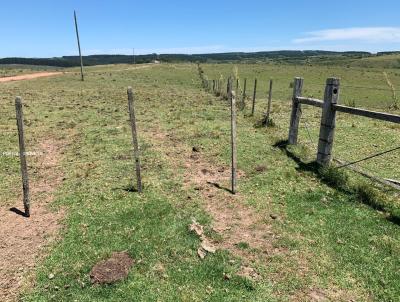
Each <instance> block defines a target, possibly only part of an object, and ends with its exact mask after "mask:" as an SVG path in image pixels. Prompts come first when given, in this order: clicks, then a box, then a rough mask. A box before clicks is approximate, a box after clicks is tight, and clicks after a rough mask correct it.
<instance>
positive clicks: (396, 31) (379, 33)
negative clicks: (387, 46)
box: [293, 27, 400, 44]
mask: <svg viewBox="0 0 400 302" xmlns="http://www.w3.org/2000/svg"><path fill="white" fill-rule="evenodd" d="M348 40H353V41H362V42H367V43H381V42H392V43H393V42H400V27H351V28H339V29H326V30H319V31H312V32H308V33H305V37H303V38H298V39H295V40H293V43H296V44H304V43H310V42H321V41H348Z"/></svg>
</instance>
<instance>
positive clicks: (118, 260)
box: [90, 252, 134, 284]
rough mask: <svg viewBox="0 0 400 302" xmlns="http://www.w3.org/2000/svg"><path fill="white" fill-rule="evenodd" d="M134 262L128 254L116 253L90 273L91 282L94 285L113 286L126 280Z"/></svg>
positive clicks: (98, 264)
mask: <svg viewBox="0 0 400 302" xmlns="http://www.w3.org/2000/svg"><path fill="white" fill-rule="evenodd" d="M133 264H134V260H133V259H132V258H131V257H130V256H129V254H128V253H127V252H116V253H113V254H112V255H111V257H110V258H108V259H106V260H103V261H100V262H99V263H97V264H96V265H95V266H94V267H93V268H92V270H91V271H90V280H91V282H92V283H94V284H111V283H114V282H117V281H120V280H122V279H125V278H126V277H127V276H128V274H129V270H130V269H131V267H132V266H133Z"/></svg>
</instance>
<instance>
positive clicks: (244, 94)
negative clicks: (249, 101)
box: [239, 79, 247, 110]
mask: <svg viewBox="0 0 400 302" xmlns="http://www.w3.org/2000/svg"><path fill="white" fill-rule="evenodd" d="M246 87H247V79H244V83H243V94H242V101H241V102H240V106H239V109H240V110H244V108H245V107H246Z"/></svg>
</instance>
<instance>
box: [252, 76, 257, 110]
mask: <svg viewBox="0 0 400 302" xmlns="http://www.w3.org/2000/svg"><path fill="white" fill-rule="evenodd" d="M256 94H257V79H254V90H253V103H252V106H251V115H252V116H253V115H254V111H255V107H256Z"/></svg>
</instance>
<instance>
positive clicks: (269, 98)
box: [264, 79, 273, 126]
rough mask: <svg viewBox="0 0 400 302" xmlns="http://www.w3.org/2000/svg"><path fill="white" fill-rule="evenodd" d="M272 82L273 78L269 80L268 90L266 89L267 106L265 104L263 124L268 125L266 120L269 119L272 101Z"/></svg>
mask: <svg viewBox="0 0 400 302" xmlns="http://www.w3.org/2000/svg"><path fill="white" fill-rule="evenodd" d="M272 84H273V80H272V79H270V80H269V91H268V106H267V112H266V113H265V118H264V121H265V126H268V122H269V119H270V114H271V103H272Z"/></svg>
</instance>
